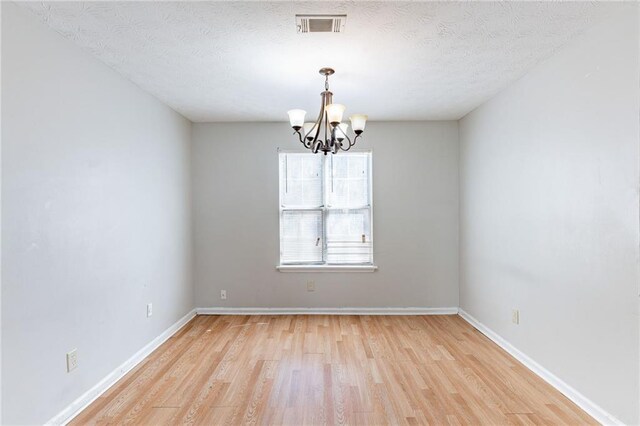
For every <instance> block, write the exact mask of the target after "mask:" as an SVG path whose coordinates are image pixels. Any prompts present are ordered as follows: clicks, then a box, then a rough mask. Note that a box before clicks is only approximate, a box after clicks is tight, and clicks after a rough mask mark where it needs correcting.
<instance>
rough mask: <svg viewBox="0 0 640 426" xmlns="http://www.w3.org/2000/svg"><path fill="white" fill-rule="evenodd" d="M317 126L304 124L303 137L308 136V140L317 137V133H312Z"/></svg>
mask: <svg viewBox="0 0 640 426" xmlns="http://www.w3.org/2000/svg"><path fill="white" fill-rule="evenodd" d="M315 126H316V123H304V134H303V135H302V136H306V137H308V138H313V137H315V132H312V130H314V128H315Z"/></svg>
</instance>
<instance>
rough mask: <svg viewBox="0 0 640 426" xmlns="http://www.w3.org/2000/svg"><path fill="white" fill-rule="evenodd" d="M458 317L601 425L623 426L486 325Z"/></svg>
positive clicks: (472, 319)
mask: <svg viewBox="0 0 640 426" xmlns="http://www.w3.org/2000/svg"><path fill="white" fill-rule="evenodd" d="M458 315H460V316H461V317H462V318H463V319H464V320H465V321H467V322H468V323H469V324H471V325H472V326H474V327H475V328H476V329H477V330H478V331H480V332H481V333H482V334H484V335H485V336H487V337H488V338H489V339H491V340H492V341H493V342H494V343H495V344H496V345H498V346H500V347H501V348H502V349H504V350H505V351H507V352H508V353H509V354H510V355H511V356H512V357H514V358H515V359H517V360H518V361H520V362H521V363H522V364H523V365H524V366H525V367H527V368H528V369H529V370H531V371H533V372H534V373H535V374H537V375H538V376H540V377H541V378H542V379H543V380H544V381H546V382H547V383H549V384H550V385H551V386H553V387H554V388H556V389H557V390H558V391H560V392H561V393H562V394H563V395H564V396H566V397H567V398H569V399H570V400H571V401H573V402H574V403H575V404H576V405H577V406H578V407H580V408H582V409H583V410H584V411H585V412H586V413H587V414H589V415H590V416H591V417H593V418H594V419H596V420H597V421H598V422H600V423H601V424H603V425H624V423H622V422H621V421H620V420H618V419H616V418H615V417H614V416H613V415H611V414H609V413H607V412H606V411H605V410H603V409H602V408H601V407H600V406H599V405H597V404H596V403H594V402H593V401H591V400H590V399H588V398H587V397H585V396H584V395H582V394H581V393H580V392H578V391H577V390H575V389H574V388H572V387H571V386H569V385H568V384H567V383H565V382H563V381H562V380H561V379H559V378H558V377H557V376H556V375H554V374H553V373H551V372H550V371H549V370H547V369H546V368H544V367H543V366H541V365H540V364H538V363H537V362H536V361H534V360H533V359H531V358H529V357H528V356H527V355H525V354H524V353H522V352H521V351H520V350H518V349H517V348H516V347H514V346H513V345H512V344H511V343H509V342H508V341H506V340H505V339H504V338H502V337H501V336H500V335H498V334H497V333H496V332H494V331H493V330H491V329H490V328H489V327H487V326H486V325H484V324H482V323H481V322H480V321H478V320H477V319H475V318H474V317H472V316H471V315H469V314H468V313H467V312H465V311H464V310H463V309H462V308H460V309H459V312H458Z"/></svg>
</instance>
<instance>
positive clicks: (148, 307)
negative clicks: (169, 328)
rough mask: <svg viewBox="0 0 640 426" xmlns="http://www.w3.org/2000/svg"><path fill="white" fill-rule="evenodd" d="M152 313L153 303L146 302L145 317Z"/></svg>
mask: <svg viewBox="0 0 640 426" xmlns="http://www.w3.org/2000/svg"><path fill="white" fill-rule="evenodd" d="M151 315H153V303H147V318H148V317H150V316H151Z"/></svg>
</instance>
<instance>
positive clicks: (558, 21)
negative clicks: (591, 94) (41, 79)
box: [19, 2, 616, 121]
mask: <svg viewBox="0 0 640 426" xmlns="http://www.w3.org/2000/svg"><path fill="white" fill-rule="evenodd" d="M19 4H20V5H21V6H23V7H25V8H28V9H30V10H31V11H33V12H34V13H36V14H37V15H38V16H40V18H41V19H42V20H43V21H44V22H46V23H47V24H48V25H49V26H50V27H51V28H53V29H55V30H56V31H58V32H60V33H61V34H63V35H64V36H65V37H67V38H68V39H70V40H72V41H73V42H75V43H76V44H78V45H79V46H81V47H83V48H85V49H87V50H88V51H89V52H91V53H92V54H93V55H95V56H96V57H98V58H100V59H101V60H102V61H104V62H105V63H106V64H108V65H109V66H110V67H112V68H113V69H115V70H116V71H118V72H119V73H121V74H123V75H124V76H126V77H127V78H129V79H130V80H132V81H133V82H135V83H136V84H137V85H139V86H140V87H141V88H143V89H144V90H146V91H148V92H150V93H151V94H153V95H155V96H156V97H157V98H159V99H160V100H162V101H163V102H165V103H166V104H168V105H169V106H171V107H172V108H174V109H175V110H176V111H178V112H180V113H182V114H183V115H184V116H185V117H187V118H189V119H190V120H192V121H263V120H269V121H272V120H276V121H280V120H286V111H287V110H288V109H291V108H303V109H306V110H307V111H308V112H309V115H310V116H315V114H317V109H318V106H319V103H320V97H319V93H320V92H321V91H322V89H323V79H322V77H321V76H320V75H319V74H318V69H319V68H321V67H323V66H331V67H333V68H335V69H336V74H335V75H334V76H333V77H332V78H331V80H330V82H331V89H332V91H333V92H334V101H335V102H339V103H344V104H346V105H347V112H346V113H347V115H348V114H350V113H366V114H369V117H370V119H372V120H424V119H430V120H435V119H457V118H460V117H462V116H463V115H465V114H466V113H467V112H469V111H470V110H472V109H473V108H475V107H476V106H478V105H479V104H481V103H482V102H484V101H485V100H487V99H489V98H490V97H491V96H492V95H494V94H495V93H497V92H498V91H499V90H501V89H502V88H504V87H506V86H507V85H508V84H509V83H510V82H512V81H514V80H516V79H517V78H519V77H521V76H522V75H523V74H525V73H526V72H527V71H528V70H529V69H530V68H531V67H533V66H534V65H535V64H536V63H538V62H539V61H541V60H543V59H544V58H546V57H548V56H549V55H550V54H552V53H553V52H554V51H555V50H556V49H558V48H559V47H560V46H561V45H563V44H564V43H566V42H567V41H568V40H569V39H570V38H571V37H573V36H575V35H576V34H578V33H580V32H581V31H583V30H584V29H585V28H586V27H588V26H589V25H592V24H593V23H594V22H595V21H596V20H599V19H600V18H601V17H602V16H603V15H604V14H606V13H607V12H609V11H610V10H611V9H612V8H614V7H616V5H614V4H611V3H594V2H504V3H503V2H491V3H487V2H428V3H416V2H161V3H160V2H37V3H36V2H20V3H19ZM297 13H298V14H301V13H322V14H327V13H340V14H345V13H346V14H347V15H348V16H347V22H346V28H345V32H344V33H343V34H297V33H296V29H295V14H297Z"/></svg>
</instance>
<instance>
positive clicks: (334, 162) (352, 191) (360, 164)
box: [327, 153, 369, 207]
mask: <svg viewBox="0 0 640 426" xmlns="http://www.w3.org/2000/svg"><path fill="white" fill-rule="evenodd" d="M329 161H330V164H329V177H330V179H329V188H328V194H327V195H328V204H329V206H331V207H362V206H367V205H369V154H367V153H356V154H340V155H333V156H331V157H330V159H329Z"/></svg>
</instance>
